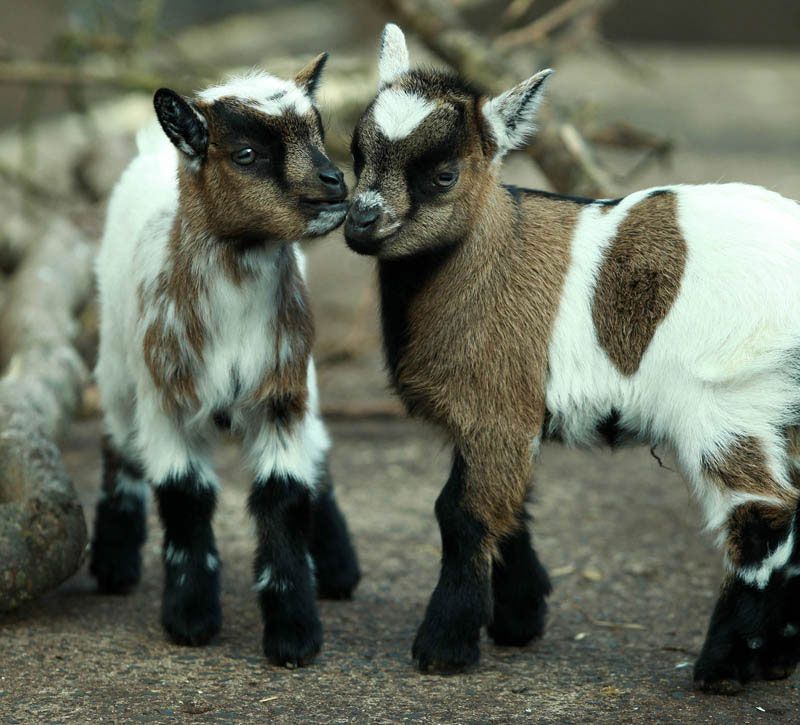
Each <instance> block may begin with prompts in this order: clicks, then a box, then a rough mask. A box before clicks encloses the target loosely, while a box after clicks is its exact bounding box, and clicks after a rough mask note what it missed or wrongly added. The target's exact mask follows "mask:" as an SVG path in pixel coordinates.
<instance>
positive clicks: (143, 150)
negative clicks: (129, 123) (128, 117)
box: [136, 121, 170, 154]
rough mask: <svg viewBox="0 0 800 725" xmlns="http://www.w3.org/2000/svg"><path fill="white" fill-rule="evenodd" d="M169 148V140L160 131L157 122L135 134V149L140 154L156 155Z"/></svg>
mask: <svg viewBox="0 0 800 725" xmlns="http://www.w3.org/2000/svg"><path fill="white" fill-rule="evenodd" d="M169 146H170V142H169V139H168V138H167V137H166V135H165V134H164V131H162V130H161V126H160V125H159V124H158V121H151V122H150V123H148V124H147V125H146V126H142V127H141V128H140V129H139V131H138V133H137V134H136V148H137V149H138V151H139V153H140V154H157V153H161V152H163V151H164V149H165V148H168V147H169Z"/></svg>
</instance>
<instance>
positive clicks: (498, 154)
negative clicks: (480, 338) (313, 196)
mask: <svg viewBox="0 0 800 725" xmlns="http://www.w3.org/2000/svg"><path fill="white" fill-rule="evenodd" d="M378 69H379V76H380V77H379V90H378V95H377V96H376V97H375V99H374V100H373V101H372V103H371V104H370V105H369V106H368V107H367V109H366V111H364V113H363V115H362V116H361V119H360V120H359V122H358V125H357V126H356V129H355V132H354V133H353V140H352V147H351V150H352V154H353V165H354V170H355V174H356V178H357V184H356V188H355V190H354V194H353V201H352V204H351V207H350V211H349V213H348V216H347V223H346V225H345V237H346V239H347V243H348V245H349V246H350V247H351V249H353V250H355V251H356V252H359V253H361V254H372V255H377V256H380V257H384V258H392V257H401V256H404V255H408V254H414V253H416V252H421V251H426V250H432V249H435V248H437V247H442V246H447V245H449V244H452V243H454V242H456V241H458V240H459V239H462V238H463V237H464V235H465V234H466V233H467V231H468V229H469V226H470V223H471V221H472V219H473V218H474V213H475V210H476V209H479V208H480V207H481V206H482V203H483V199H484V198H485V195H486V189H487V185H488V184H495V183H496V176H497V168H498V166H499V163H498V162H499V160H500V159H501V158H502V157H503V155H504V154H505V153H506V152H507V151H509V150H510V149H513V148H517V147H519V146H521V145H523V144H524V143H525V141H526V140H527V138H528V136H529V135H530V133H531V132H532V131H533V116H534V114H535V112H536V107H537V106H538V104H539V101H540V99H541V95H542V89H543V87H544V82H545V80H546V79H547V77H548V76H549V75H550V74H551V73H552V71H549V70H545V71H542V72H541V73H538V74H536V75H535V76H532V77H531V78H529V79H528V80H527V81H525V82H523V83H520V84H519V85H518V86H515V87H514V88H512V89H511V90H509V91H507V92H505V93H503V94H502V95H500V96H498V97H496V98H491V99H490V98H487V97H486V96H483V95H482V94H481V93H479V92H478V91H477V90H475V89H474V88H472V87H471V86H470V85H469V84H468V83H466V82H464V81H463V80H462V79H460V78H459V77H457V76H454V75H452V74H448V73H442V72H439V71H433V70H410V69H409V62H408V50H407V48H406V43H405V38H404V36H403V33H402V31H401V30H400V28H398V27H397V26H396V25H391V24H390V25H387V26H386V28H385V29H384V31H383V35H382V37H381V47H380V52H379V60H378Z"/></svg>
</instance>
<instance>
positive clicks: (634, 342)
mask: <svg viewBox="0 0 800 725" xmlns="http://www.w3.org/2000/svg"><path fill="white" fill-rule="evenodd" d="M686 253H687V252H686V242H685V241H684V239H683V235H682V234H681V231H680V228H679V227H678V221H677V205H676V200H675V195H674V194H672V193H663V194H659V195H657V196H651V197H648V198H646V199H643V200H642V201H641V202H639V203H638V204H636V206H634V207H633V208H632V209H631V210H630V211H629V212H628V215H627V216H626V217H625V219H624V220H623V221H622V223H621V224H620V226H619V229H618V230H617V235H616V237H615V238H614V240H613V241H612V243H611V245H610V247H609V248H608V250H607V252H606V256H605V260H604V262H603V265H602V267H601V269H600V273H599V275H598V278H597V286H596V288H595V294H594V302H593V304H592V320H593V321H594V326H595V329H596V330H597V338H598V341H599V343H600V346H601V347H602V348H603V349H604V350H605V351H606V353H607V354H608V356H609V357H610V358H611V361H612V362H613V363H614V365H616V367H617V368H618V369H619V371H620V372H622V373H623V374H625V375H633V374H634V373H635V372H636V371H637V370H638V369H639V364H640V363H641V361H642V357H643V355H644V353H645V351H646V350H647V347H648V345H649V344H650V340H652V338H653V335H654V334H655V331H656V329H657V328H658V325H659V324H660V323H661V321H662V320H663V319H664V317H666V315H667V313H668V312H669V310H670V308H671V307H672V305H673V303H674V302H675V299H676V298H677V296H678V292H679V290H680V284H681V278H682V276H683V270H684V267H685V266H686Z"/></svg>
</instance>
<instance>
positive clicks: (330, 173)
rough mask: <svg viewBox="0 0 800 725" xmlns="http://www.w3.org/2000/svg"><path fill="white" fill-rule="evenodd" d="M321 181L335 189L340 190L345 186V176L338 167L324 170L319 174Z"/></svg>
mask: <svg viewBox="0 0 800 725" xmlns="http://www.w3.org/2000/svg"><path fill="white" fill-rule="evenodd" d="M319 180H320V181H321V182H322V183H323V184H325V186H330V187H332V188H334V189H339V188H341V187H342V186H343V185H344V174H343V173H342V172H341V171H339V169H337V168H336V167H331V168H328V169H322V171H320V172H319Z"/></svg>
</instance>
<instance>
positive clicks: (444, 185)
mask: <svg viewBox="0 0 800 725" xmlns="http://www.w3.org/2000/svg"><path fill="white" fill-rule="evenodd" d="M457 179H458V172H457V171H440V172H439V173H438V174H436V176H434V177H433V183H434V184H436V186H438V187H439V188H440V189H448V188H450V187H451V186H452V185H453V184H455V183H456V180H457Z"/></svg>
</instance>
